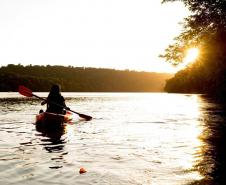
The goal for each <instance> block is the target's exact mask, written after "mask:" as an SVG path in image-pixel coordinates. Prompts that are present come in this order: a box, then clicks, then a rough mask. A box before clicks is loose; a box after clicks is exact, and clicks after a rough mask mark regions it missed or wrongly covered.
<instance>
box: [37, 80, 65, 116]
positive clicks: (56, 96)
mask: <svg viewBox="0 0 226 185" xmlns="http://www.w3.org/2000/svg"><path fill="white" fill-rule="evenodd" d="M51 102H54V103H51ZM45 104H47V109H46V112H51V113H56V114H64V113H65V111H64V108H63V107H66V104H65V99H64V97H63V96H62V95H61V93H60V86H59V85H56V84H55V85H53V86H52V87H51V89H50V92H49V95H48V97H47V100H45V101H43V102H42V103H41V105H45ZM56 104H58V105H56ZM59 105H61V106H59Z"/></svg>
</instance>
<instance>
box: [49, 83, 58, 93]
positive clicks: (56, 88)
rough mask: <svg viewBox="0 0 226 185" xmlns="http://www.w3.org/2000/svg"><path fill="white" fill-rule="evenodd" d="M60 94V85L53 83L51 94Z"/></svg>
mask: <svg viewBox="0 0 226 185" xmlns="http://www.w3.org/2000/svg"><path fill="white" fill-rule="evenodd" d="M50 94H51V95H60V85H57V84H54V85H52V87H51V89H50V92H49V95H50Z"/></svg>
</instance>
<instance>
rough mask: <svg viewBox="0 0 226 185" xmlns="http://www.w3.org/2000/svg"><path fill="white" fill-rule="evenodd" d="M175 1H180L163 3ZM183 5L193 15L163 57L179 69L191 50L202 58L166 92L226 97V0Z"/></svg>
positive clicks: (169, 84) (186, 0)
mask: <svg viewBox="0 0 226 185" xmlns="http://www.w3.org/2000/svg"><path fill="white" fill-rule="evenodd" d="M174 1H177V0H163V3H165V2H174ZM182 2H183V3H184V4H185V6H187V7H188V9H189V10H190V11H191V15H190V16H188V17H187V18H186V19H185V20H184V23H183V26H184V30H183V32H182V33H181V34H180V35H179V36H178V37H176V38H175V43H173V44H172V45H170V46H169V47H168V48H167V49H166V50H165V53H164V54H163V55H161V57H163V58H165V59H166V61H168V62H170V63H172V64H175V65H177V64H178V63H180V62H182V60H183V58H184V55H185V51H186V49H187V48H190V47H198V48H199V49H200V56H199V58H198V59H197V61H196V62H195V63H194V64H193V65H192V66H190V67H189V68H187V69H185V70H183V71H180V72H178V73H177V74H176V75H175V77H174V78H173V79H170V80H169V81H168V82H167V84H166V87H165V90H166V91H168V92H196V93H208V94H214V95H220V96H223V94H224V93H225V92H226V89H225V87H224V86H225V85H224V84H225V81H226V78H225V77H226V65H225V64H226V0H221V1H219V0H182Z"/></svg>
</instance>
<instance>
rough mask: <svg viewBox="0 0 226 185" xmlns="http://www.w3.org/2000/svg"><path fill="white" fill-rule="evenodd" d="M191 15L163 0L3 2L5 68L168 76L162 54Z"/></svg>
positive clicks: (0, 49)
mask: <svg viewBox="0 0 226 185" xmlns="http://www.w3.org/2000/svg"><path fill="white" fill-rule="evenodd" d="M187 15H188V11H187V9H185V8H184V6H183V5H182V4H180V3H167V4H163V5H162V4H161V0H0V64H1V65H7V64H10V63H11V64H18V63H21V64H24V65H26V64H33V65H34V64H39V65H47V64H49V65H73V66H87V67H101V68H106V67H107V68H115V69H130V70H145V71H158V72H159V71H165V72H169V71H171V70H172V67H170V66H169V65H168V64H167V63H165V62H164V61H161V60H160V59H159V58H158V55H159V54H161V53H162V52H163V50H164V49H165V48H166V47H167V46H168V44H169V43H170V42H172V40H173V38H174V37H175V36H176V35H177V34H178V33H179V32H180V30H181V26H180V25H179V24H178V22H180V21H183V18H184V17H185V16H187Z"/></svg>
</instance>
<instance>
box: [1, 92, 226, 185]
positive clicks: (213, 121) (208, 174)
mask: <svg viewBox="0 0 226 185" xmlns="http://www.w3.org/2000/svg"><path fill="white" fill-rule="evenodd" d="M37 94H38V95H40V96H42V97H45V96H46V95H47V94H46V93H37ZM63 95H64V96H65V97H66V102H67V105H68V106H69V107H70V108H71V109H72V110H75V111H78V112H81V113H84V114H88V115H91V116H93V117H94V119H93V120H92V121H89V122H85V121H76V122H74V123H73V124H68V125H66V127H65V130H64V131H62V132H61V133H59V135H58V137H47V136H46V135H43V134H42V133H40V132H38V131H37V130H36V129H35V125H34V121H35V115H36V114H37V112H38V111H39V110H40V109H41V108H43V107H42V106H41V105H40V101H39V100H36V99H31V98H26V97H22V96H21V95H19V94H17V93H0V135H1V138H0V184H1V185H14V184H16V185H30V184H32V185H39V184H40V185H41V184H48V185H49V184H54V185H55V184H56V185H57V184H60V185H64V184H100V185H104V184H106V185H108V184H111V185H119V184H122V185H146V184H151V185H155V184H156V185H166V184H167V185H170V184H172V185H177V184H178V185H181V184H185V185H190V184H220V183H223V182H225V181H224V173H225V169H224V168H226V165H225V161H226V160H224V159H225V156H226V155H224V154H226V149H225V148H226V147H225V145H224V144H226V142H225V141H226V139H225V138H224V137H226V136H224V133H225V132H226V127H225V120H226V118H225V113H224V110H225V107H224V106H222V105H221V104H218V103H216V101H214V100H213V99H208V98H206V97H204V96H201V95H184V94H164V93H63ZM81 167H84V168H85V169H86V170H87V173H85V174H79V169H80V168H81ZM223 184H224V183H223Z"/></svg>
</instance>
